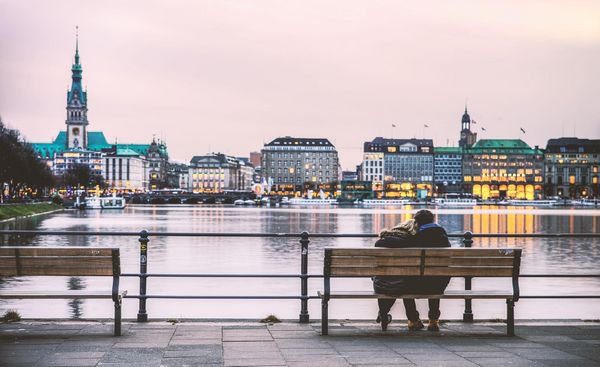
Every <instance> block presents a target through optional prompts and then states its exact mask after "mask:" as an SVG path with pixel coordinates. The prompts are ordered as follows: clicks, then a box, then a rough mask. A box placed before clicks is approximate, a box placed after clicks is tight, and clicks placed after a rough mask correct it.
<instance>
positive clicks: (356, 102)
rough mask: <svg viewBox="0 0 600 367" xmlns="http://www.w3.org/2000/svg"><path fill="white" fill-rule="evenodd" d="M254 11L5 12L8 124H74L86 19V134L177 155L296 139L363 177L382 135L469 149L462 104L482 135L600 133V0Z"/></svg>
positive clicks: (4, 111) (62, 6)
mask: <svg viewBox="0 0 600 367" xmlns="http://www.w3.org/2000/svg"><path fill="white" fill-rule="evenodd" d="M34 4H35V5H34ZM145 4H146V3H144V5H145ZM253 4H254V6H251V5H249V4H247V3H243V4H242V3H208V2H207V3H200V4H187V3H186V6H183V3H177V4H175V5H170V6H168V7H167V6H163V7H161V6H158V5H155V4H154V5H153V4H149V5H148V6H143V5H141V3H140V4H138V6H133V5H131V3H127V4H117V3H109V6H108V7H105V6H98V5H95V4H88V5H79V3H75V2H66V1H63V2H59V3H58V6H55V5H48V4H46V3H44V2H35V1H34V2H27V3H19V4H10V5H8V3H7V2H5V3H2V4H0V9H1V10H2V11H1V12H0V36H1V37H0V38H1V39H2V41H1V42H2V44H1V47H2V49H3V54H4V55H3V58H2V59H1V60H0V79H2V80H3V83H2V84H1V85H0V114H1V115H2V117H3V119H4V121H5V122H6V123H8V124H9V125H10V126H11V127H14V128H17V129H19V130H20V131H21V132H22V133H23V134H24V135H25V136H26V137H27V139H28V140H29V141H51V140H52V139H53V138H54V136H55V135H56V132H57V131H59V130H64V128H65V125H64V120H65V110H64V106H65V92H66V89H67V86H68V85H69V81H70V72H69V69H70V66H71V63H72V58H73V55H74V51H75V26H76V25H79V27H80V45H79V46H80V55H81V62H82V64H83V70H84V73H83V81H84V85H87V86H88V88H87V90H88V92H89V96H90V97H89V121H90V130H92V131H97V130H102V131H105V132H106V135H107V137H108V138H109V139H110V140H111V142H114V141H115V139H117V140H118V141H135V142H140V143H146V142H149V141H151V139H152V137H153V135H156V136H157V137H161V138H163V139H164V140H165V141H166V143H167V146H168V148H169V152H170V155H171V156H172V157H173V158H174V159H176V160H178V161H189V159H190V158H191V157H192V156H193V155H197V154H204V153H205V152H211V151H215V152H216V151H221V152H224V153H227V154H232V155H236V156H248V155H249V153H250V152H251V151H259V150H260V149H261V148H262V146H263V144H265V143H267V142H269V141H271V140H272V139H274V138H276V137H280V136H295V137H312V138H328V139H330V140H331V141H332V143H333V144H334V145H335V146H336V148H337V150H338V151H339V153H340V161H341V165H342V168H343V169H352V168H353V167H355V166H356V164H359V163H360V162H361V160H362V159H361V157H362V146H363V143H364V142H365V141H368V140H371V139H373V138H375V137H377V136H382V137H387V138H413V137H416V138H430V139H433V140H434V143H435V145H436V146H446V145H447V146H457V144H458V139H459V132H460V117H461V116H462V113H463V110H464V104H465V103H467V104H468V106H469V113H470V114H471V117H472V118H473V120H475V121H476V124H475V125H474V126H473V127H474V128H475V129H474V130H475V131H476V132H477V133H478V134H479V138H480V139H493V138H512V139H523V140H524V141H525V142H526V143H528V144H529V145H531V146H534V145H539V146H542V147H543V146H545V145H546V142H547V140H548V139H550V138H556V137H561V136H580V137H589V138H595V137H598V136H600V106H598V104H597V103H595V98H594V97H595V96H597V95H599V94H600V86H599V85H598V84H597V83H591V82H590V81H592V80H598V78H599V77H600V71H599V70H598V68H597V67H596V66H595V65H597V64H600V52H599V51H600V22H598V21H597V19H600V6H598V5H597V4H592V3H586V2H578V3H569V5H568V6H566V5H564V4H559V3H555V2H550V3H543V5H542V3H538V2H527V3H525V4H524V5H522V4H521V3H518V4H519V5H518V6H517V3H511V4H510V6H502V5H494V4H489V3H488V4H482V3H475V2H458V3H457V5H456V6H450V5H448V4H445V3H428V4H430V6H429V7H426V6H410V5H406V4H402V5H401V4H395V3H391V2H390V3H378V4H371V3H365V2H354V3H350V5H348V4H349V3H348V2H343V3H335V4H337V5H338V6H337V7H336V6H333V4H334V3H328V4H318V6H314V7H310V6H309V5H307V4H306V3H303V5H300V4H291V3H283V4H282V3H278V2H264V3H261V5H257V4H256V3H253ZM267 4H268V5H267ZM315 4H316V3H315ZM433 4H435V5H433ZM351 5H355V6H354V7H352V6H351ZM503 5H504V4H503ZM34 6H35V8H36V11H35V12H31V8H32V7H34ZM194 7H195V8H194ZM188 8H189V9H188ZM265 9H268V11H265ZM470 16H472V17H473V18H472V19H469V17H470ZM395 17H397V18H395ZM507 17H512V18H511V19H510V20H509V19H507ZM175 18H176V19H175ZM473 19H475V21H473ZM413 27H414V28H413ZM411 32H412V33H411ZM407 33H409V34H407ZM413 36H414V37H413ZM463 38H464V39H463ZM32 106H34V107H35V108H32ZM394 125H395V126H396V127H393V126H394ZM425 126H428V127H425ZM482 127H483V128H485V131H483V130H482V129H481V128H482ZM232 129H234V130H233V131H234V132H232ZM521 129H522V130H521ZM523 130H524V131H525V133H523ZM207 132H208V134H207Z"/></svg>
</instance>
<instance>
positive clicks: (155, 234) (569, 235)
mask: <svg viewBox="0 0 600 367" xmlns="http://www.w3.org/2000/svg"><path fill="white" fill-rule="evenodd" d="M10 234H23V235H40V236H139V235H140V232H103V231H89V232H88V231H34V230H6V229H5V230H0V235H10ZM148 236H150V237H256V238H260V237H267V238H268V237H271V238H300V237H301V234H300V233H217V232H203V233H198V232H148ZM378 236H379V235H378V234H372V233H369V234H364V233H309V237H311V238H376V237H378ZM471 236H472V237H480V238H524V237H525V238H600V233H513V234H505V233H502V234H493V233H472V234H471ZM448 237H452V238H463V237H464V233H449V234H448Z"/></svg>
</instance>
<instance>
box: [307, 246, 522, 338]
mask: <svg viewBox="0 0 600 367" xmlns="http://www.w3.org/2000/svg"><path fill="white" fill-rule="evenodd" d="M520 263H521V250H520V249H512V248H502V249H479V248H477V249H474V248H403V249H390V248H326V249H325V259H324V271H323V275H324V290H323V292H318V294H319V297H320V298H321V333H322V335H327V334H328V320H327V318H328V302H329V300H330V299H333V298H336V299H337V298H339V299H349V298H361V299H364V298H443V299H506V305H507V311H506V312H507V328H506V329H507V335H508V336H514V334H515V330H514V327H515V326H514V305H515V302H517V301H518V300H519V269H520ZM375 275H380V276H409V277H428V276H450V277H510V278H512V291H501V290H496V289H491V290H460V291H451V290H446V291H445V292H444V294H406V295H402V296H389V295H384V294H377V293H375V292H373V291H370V292H369V291H364V292H360V291H359V292H357V291H350V292H331V278H336V277H344V278H353V277H372V276H375Z"/></svg>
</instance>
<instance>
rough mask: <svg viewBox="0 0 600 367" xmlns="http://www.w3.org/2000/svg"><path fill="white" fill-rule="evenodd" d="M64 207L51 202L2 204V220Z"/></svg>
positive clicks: (49, 211)
mask: <svg viewBox="0 0 600 367" xmlns="http://www.w3.org/2000/svg"><path fill="white" fill-rule="evenodd" d="M62 209H63V208H62V206H60V205H56V204H50V203H39V204H6V205H0V222H2V221H6V220H10V219H15V218H19V217H29V216H32V215H39V214H46V213H52V212H55V211H58V210H62Z"/></svg>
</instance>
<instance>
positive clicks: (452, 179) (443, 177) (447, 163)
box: [433, 147, 463, 195]
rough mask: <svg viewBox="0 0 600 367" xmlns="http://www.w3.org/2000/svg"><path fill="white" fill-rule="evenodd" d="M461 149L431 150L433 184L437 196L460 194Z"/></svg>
mask: <svg viewBox="0 0 600 367" xmlns="http://www.w3.org/2000/svg"><path fill="white" fill-rule="evenodd" d="M462 161H463V154H462V148H460V147H435V148H434V149H433V182H434V184H435V192H436V193H437V194H438V195H444V194H450V193H455V194H461V193H462V183H463V182H462V180H463V174H462V165H463V162H462Z"/></svg>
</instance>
